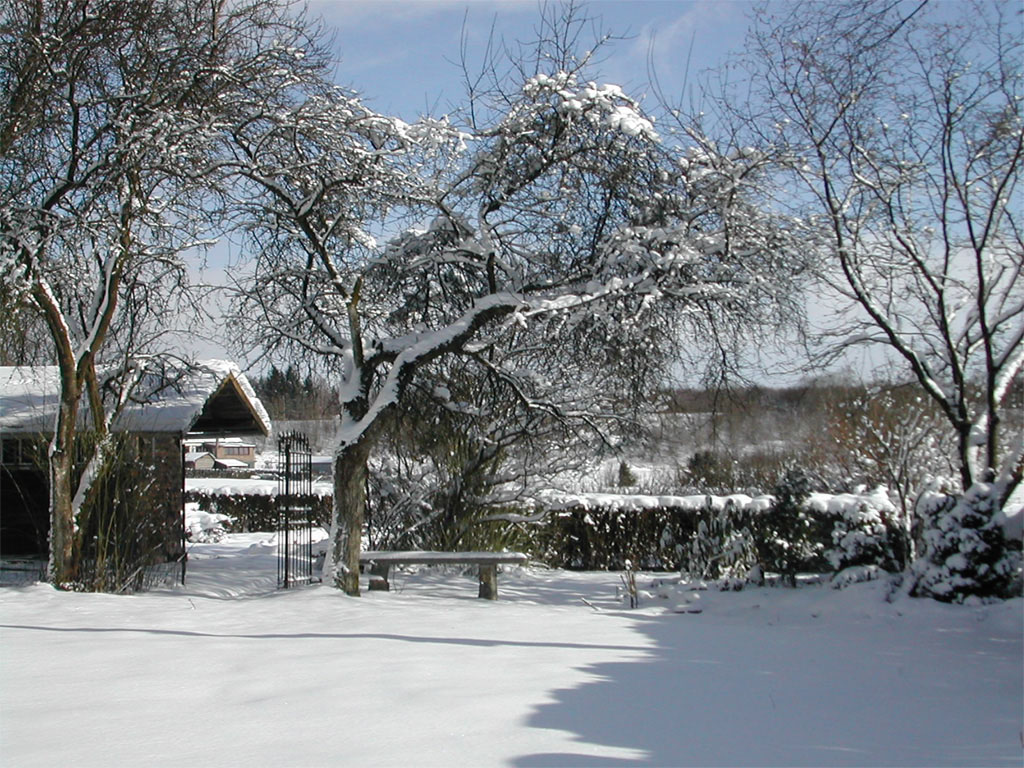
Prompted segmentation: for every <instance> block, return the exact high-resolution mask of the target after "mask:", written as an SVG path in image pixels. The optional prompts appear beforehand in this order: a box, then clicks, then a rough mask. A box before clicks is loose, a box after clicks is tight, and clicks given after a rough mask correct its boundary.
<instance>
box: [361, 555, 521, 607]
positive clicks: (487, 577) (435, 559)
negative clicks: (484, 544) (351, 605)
mask: <svg viewBox="0 0 1024 768" xmlns="http://www.w3.org/2000/svg"><path fill="white" fill-rule="evenodd" d="M526 560H527V558H526V555H524V554H523V553H522V552H424V551H409V552H381V551H377V552H372V551H371V552H363V553H361V554H360V555H359V562H360V563H364V564H367V565H369V566H370V589H373V590H389V589H390V588H391V585H390V583H389V582H388V572H389V570H390V569H391V566H393V565H477V566H479V567H480V592H479V593H478V595H477V596H478V597H481V598H483V599H485V600H497V599H498V566H499V565H502V564H509V565H523V564H525V563H526Z"/></svg>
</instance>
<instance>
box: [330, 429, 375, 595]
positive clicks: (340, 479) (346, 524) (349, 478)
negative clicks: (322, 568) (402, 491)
mask: <svg viewBox="0 0 1024 768" xmlns="http://www.w3.org/2000/svg"><path fill="white" fill-rule="evenodd" d="M371 443H372V440H370V439H368V438H367V437H366V436H364V437H363V438H362V439H361V440H360V441H359V442H357V443H355V444H354V445H350V446H346V447H345V448H343V449H342V450H341V451H340V452H339V453H338V455H337V457H336V458H335V460H334V521H333V525H332V526H331V529H332V531H333V533H334V540H333V542H332V543H333V546H332V556H333V558H334V563H333V569H334V572H333V575H334V585H335V586H336V587H337V588H338V589H341V590H343V591H344V592H345V594H347V595H351V596H353V597H358V596H359V554H360V551H361V547H362V539H363V520H364V518H365V515H366V462H367V459H368V458H369V455H370V445H371Z"/></svg>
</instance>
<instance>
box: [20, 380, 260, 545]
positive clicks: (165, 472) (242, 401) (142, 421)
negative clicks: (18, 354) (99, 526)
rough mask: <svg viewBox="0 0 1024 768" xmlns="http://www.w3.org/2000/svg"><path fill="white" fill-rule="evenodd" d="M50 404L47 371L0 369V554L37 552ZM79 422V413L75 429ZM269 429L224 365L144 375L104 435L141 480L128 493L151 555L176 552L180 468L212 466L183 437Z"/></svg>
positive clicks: (180, 539) (44, 514)
mask: <svg viewBox="0 0 1024 768" xmlns="http://www.w3.org/2000/svg"><path fill="white" fill-rule="evenodd" d="M58 401H59V377H58V372H57V369H56V367H53V366H32V367H25V366H21V367H0V438H2V440H0V554H3V555H43V554H45V553H46V552H47V549H48V544H47V538H48V535H49V523H50V520H49V512H48V507H49V502H48V498H49V493H48V479H47V478H48V473H47V467H46V444H47V443H48V441H49V440H50V439H51V437H52V434H53V425H54V422H55V414H56V409H57V405H58ZM87 424H88V421H87V419H85V418H83V428H84V425H87ZM270 426H271V425H270V417H269V416H268V415H267V411H266V409H265V408H264V407H263V404H262V403H261V402H260V401H259V398H257V397H256V394H255V392H254V391H253V389H252V386H251V385H250V384H249V382H248V380H247V379H246V377H245V375H244V374H242V372H241V371H240V370H239V368H238V367H237V366H236V365H234V364H233V363H230V362H226V361H223V360H210V361H203V362H200V363H196V364H195V365H194V366H192V367H181V368H178V369H174V370H166V371H164V372H163V373H161V374H160V375H147V376H146V377H144V379H143V380H142V381H141V382H140V384H139V386H138V387H136V389H135V392H134V396H133V400H132V402H131V403H130V404H129V405H128V406H127V407H126V408H125V409H124V410H123V411H122V413H121V414H120V416H119V417H118V419H117V421H116V422H115V424H114V426H113V431H114V433H115V434H116V435H118V436H120V437H122V438H124V439H123V440H122V441H121V444H122V446H123V448H122V450H125V451H126V455H125V457H124V460H123V462H122V463H123V464H124V465H125V466H127V467H129V468H131V469H132V470H134V471H135V472H137V473H139V474H141V475H142V476H143V477H144V478H145V482H144V483H140V484H139V485H140V486H144V487H142V488H139V487H133V488H132V490H131V492H132V493H135V494H137V495H138V497H139V498H137V499H136V498H134V497H133V500H134V501H136V502H137V503H138V504H141V505H142V508H143V509H145V513H146V514H147V515H148V518H147V519H148V527H149V528H150V529H151V530H153V531H155V532H156V535H157V536H158V542H159V543H160V546H159V548H158V549H159V551H158V552H155V553H154V558H156V559H157V561H162V562H168V561H170V560H174V559H177V558H179V557H180V556H181V555H182V553H183V551H184V519H183V507H184V488H183V484H184V475H185V466H186V464H187V463H189V462H191V463H192V464H193V465H194V466H195V465H208V466H210V467H212V466H213V463H214V462H215V461H216V457H215V456H213V455H212V454H210V453H209V452H206V451H201V452H198V455H193V454H194V453H195V452H188V451H186V449H185V443H186V438H195V439H197V440H201V441H202V442H203V443H204V444H205V443H206V442H209V441H213V442H216V441H217V438H218V437H221V436H225V435H232V436H244V435H253V436H255V435H263V436H266V435H267V434H269V432H270ZM83 437H84V438H86V439H87V438H88V433H87V432H83ZM240 442H241V441H240ZM118 492H121V491H120V490H119V491H118Z"/></svg>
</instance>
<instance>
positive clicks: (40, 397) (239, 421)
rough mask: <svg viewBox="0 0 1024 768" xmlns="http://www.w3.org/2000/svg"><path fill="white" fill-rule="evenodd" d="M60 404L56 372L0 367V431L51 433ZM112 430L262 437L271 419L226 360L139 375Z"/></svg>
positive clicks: (48, 368)
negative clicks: (127, 401)
mask: <svg viewBox="0 0 1024 768" xmlns="http://www.w3.org/2000/svg"><path fill="white" fill-rule="evenodd" d="M59 400H60V376H59V372H58V369H57V367H56V366H13V367H10V366H0V431H3V432H7V433H20V434H26V433H31V434H37V433H49V432H52V431H53V426H54V421H55V417H56V413H57V406H58V403H59ZM83 410H84V408H83ZM114 428H115V429H117V430H123V431H131V432H174V433H178V434H184V433H187V432H193V431H204V432H206V431H208V432H214V431H231V432H242V433H244V432H250V433H252V432H260V433H262V434H264V435H266V434H269V432H270V416H269V414H268V413H267V411H266V408H264V407H263V403H261V402H260V400H259V398H258V397H257V396H256V392H255V391H254V390H253V388H252V385H251V384H250V383H249V380H248V379H247V378H246V377H245V374H244V373H242V371H241V370H240V369H239V367H238V366H237V365H235V364H234V363H232V362H230V361H227V360H203V361H199V362H197V363H195V364H193V365H191V366H187V367H186V366H182V367H181V368H179V369H174V370H171V371H169V372H166V371H165V372H164V373H163V374H155V373H154V374H146V375H144V376H143V377H142V379H141V381H140V382H139V383H138V385H137V386H136V387H135V389H134V393H133V397H132V401H131V402H129V403H128V404H127V405H126V406H125V408H124V410H123V411H122V413H121V415H120V417H119V418H118V419H117V421H116V423H115V425H114Z"/></svg>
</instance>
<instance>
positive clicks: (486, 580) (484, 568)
mask: <svg viewBox="0 0 1024 768" xmlns="http://www.w3.org/2000/svg"><path fill="white" fill-rule="evenodd" d="M477 597H482V598H483V599H485V600H497V599H498V566H497V565H483V564H482V563H481V565H480V592H479V593H478V594H477Z"/></svg>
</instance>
